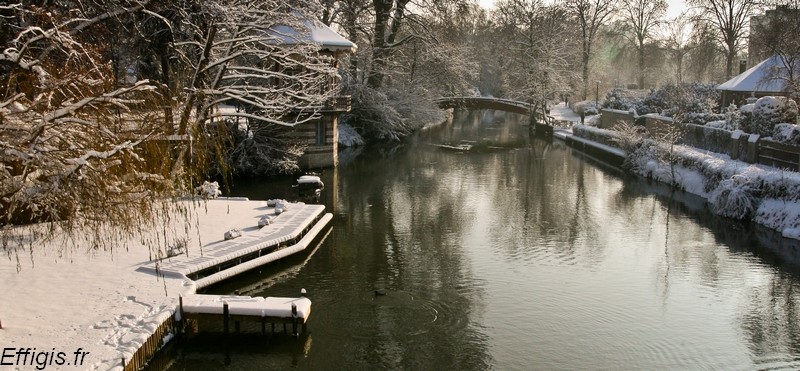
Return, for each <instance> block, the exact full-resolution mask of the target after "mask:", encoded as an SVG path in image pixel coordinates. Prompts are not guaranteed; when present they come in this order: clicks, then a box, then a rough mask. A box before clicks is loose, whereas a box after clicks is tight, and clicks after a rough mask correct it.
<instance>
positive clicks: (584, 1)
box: [566, 0, 616, 99]
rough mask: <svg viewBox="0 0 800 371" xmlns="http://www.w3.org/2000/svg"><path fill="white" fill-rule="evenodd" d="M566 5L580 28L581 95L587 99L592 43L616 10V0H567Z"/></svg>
mask: <svg viewBox="0 0 800 371" xmlns="http://www.w3.org/2000/svg"><path fill="white" fill-rule="evenodd" d="M566 6H567V7H568V8H569V10H570V13H571V14H572V15H573V16H574V17H575V19H576V20H577V22H578V27H579V29H580V36H581V38H580V41H581V68H582V75H581V76H582V78H583V81H582V86H581V97H582V99H586V97H587V96H588V90H589V75H590V71H591V67H590V64H589V62H591V58H592V51H593V49H592V45H593V43H594V41H595V37H596V36H597V31H598V30H599V29H600V27H601V26H603V24H604V23H605V22H606V21H607V20H608V19H609V18H610V17H611V15H612V14H613V13H614V11H615V10H616V0H567V1H566Z"/></svg>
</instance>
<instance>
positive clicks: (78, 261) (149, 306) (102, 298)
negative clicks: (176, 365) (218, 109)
mask: <svg viewBox="0 0 800 371" xmlns="http://www.w3.org/2000/svg"><path fill="white" fill-rule="evenodd" d="M276 206H278V205H272V206H270V203H268V202H267V201H251V200H248V199H246V198H217V199H212V200H207V201H205V202H195V201H191V200H186V201H185V207H186V208H187V210H190V212H189V213H190V214H192V215H193V216H192V218H195V219H194V220H192V222H190V223H188V224H186V225H184V224H181V223H175V222H173V223H169V222H166V223H167V224H165V230H160V231H153V232H152V233H153V236H141V238H132V239H131V240H127V241H121V242H120V243H119V244H118V245H116V246H115V248H114V249H113V251H111V250H108V251H99V252H98V251H96V250H94V249H92V248H91V247H89V246H88V245H86V244H84V243H83V242H82V241H81V240H64V239H59V238H56V239H54V240H52V241H47V242H45V243H41V244H39V245H37V246H36V248H35V249H31V251H30V252H27V251H25V250H19V254H20V255H19V259H18V260H16V263H15V262H14V259H12V256H9V259H8V260H7V261H6V263H0V280H2V281H3V284H2V285H0V287H2V291H3V295H0V321H2V328H0V338H2V339H3V341H4V344H5V346H6V347H13V348H15V349H20V350H22V349H34V348H36V349H44V350H46V351H49V350H52V349H55V350H54V351H55V352H63V353H65V354H67V353H68V354H72V353H73V352H75V351H76V350H80V351H81V352H83V353H82V354H86V356H85V357H84V359H82V360H81V361H82V363H81V364H77V363H73V366H75V367H77V368H81V369H90V370H135V369H138V368H139V367H140V366H142V365H144V364H145V363H146V362H148V360H149V359H150V358H151V357H152V355H153V354H154V353H155V352H156V351H157V350H158V349H160V348H161V347H162V346H163V344H164V343H165V342H166V341H168V339H170V338H171V337H172V335H173V334H175V332H176V329H177V328H179V326H180V319H181V316H180V315H179V314H178V313H179V311H180V305H179V302H180V300H182V299H180V298H190V297H192V296H193V295H195V294H196V292H197V289H198V288H201V287H204V286H207V285H209V284H211V283H213V282H218V281H220V280H222V279H224V278H226V277H230V276H232V275H234V274H237V273H239V272H243V271H245V270H247V269H250V268H254V267H255V266H257V265H262V264H266V263H268V262H269V261H273V260H276V259H280V258H281V257H285V256H288V255H291V254H293V253H298V252H300V251H301V250H304V249H306V247H308V246H309V245H310V248H313V247H314V246H318V244H317V243H316V242H315V241H316V240H318V239H319V238H324V236H325V235H326V234H325V226H326V225H327V224H328V223H329V222H330V220H331V218H332V215H331V214H328V213H325V211H324V207H323V206H320V205H306V204H300V203H284V205H283V208H280V207H278V208H277V209H280V210H282V212H280V213H279V215H276ZM264 216H270V217H271V218H270V223H269V224H266V223H260V222H261V221H262V220H264ZM259 224H265V225H264V226H263V227H261V228H260V227H259ZM233 230H237V231H238V233H237V234H238V235H239V237H236V238H233V239H228V240H225V236H224V235H225V234H226V232H231V231H233ZM165 232H166V233H167V234H170V235H175V236H178V237H181V236H185V237H184V238H185V240H184V241H185V246H186V247H187V248H188V252H184V253H183V254H181V255H178V256H174V257H171V258H167V259H162V260H160V261H159V262H157V263H156V262H154V261H153V260H152V259H153V252H152V250H151V249H149V248H148V246H147V245H146V242H145V241H147V240H148V239H151V240H152V239H156V237H155V236H156V235H162V236H163V234H164V233H165ZM315 237H316V238H315ZM312 242H315V243H314V244H313V245H312ZM20 249H22V248H20ZM265 249H266V250H265ZM254 253H255V254H254ZM259 254H260V255H259ZM195 258H198V259H196V260H195ZM200 258H202V259H200ZM248 259H249V260H248ZM156 264H159V269H162V270H161V272H163V273H164V274H155V267H156ZM211 268H222V269H220V271H219V272H216V271H214V272H211V271H209V272H206V273H203V275H202V276H201V274H200V273H202V272H201V271H203V270H204V269H211ZM167 271H168V272H167ZM299 289H300V288H298V290H299ZM165 292H166V295H165ZM283 296H286V294H283ZM289 296H291V295H289ZM298 296H299V295H298ZM299 299H301V301H298V302H296V303H295V305H296V308H297V317H296V318H297V319H296V322H297V323H298V325H302V324H304V323H305V320H306V319H308V316H309V314H310V310H308V309H306V307H304V306H303V305H300V303H301V302H303V303H307V304H308V305H310V302H311V301H310V300H308V299H305V298H299ZM226 300H227V301H228V303H229V305H230V308H233V306H234V304H233V301H234V300H233V299H226ZM255 300H256V301H257V302H258V301H264V302H265V303H270V302H272V301H274V300H273V299H272V298H271V299H269V300H268V299H263V300H259V299H255ZM290 300H292V299H291V298H290ZM42 303H49V305H42ZM265 303H261V304H258V305H262V304H265ZM272 304H275V303H272ZM235 305H237V306H238V305H239V304H235ZM247 305H251V304H247ZM252 305H256V304H252ZM53 307H57V308H58V309H59V310H58V311H53V310H52V308H53ZM281 308H283V309H281ZM309 308H310V307H309ZM262 309H264V314H266V316H264V317H265V319H264V320H265V321H266V320H269V322H271V323H281V322H283V323H284V324H289V323H292V322H293V320H294V319H293V318H291V316H290V318H288V319H286V318H284V317H282V316H284V315H286V310H287V309H286V308H285V307H284V306H280V307H278V308H277V309H281V312H277V313H274V312H268V311H266V308H262ZM254 310H255V311H256V312H255V313H257V314H258V316H248V318H250V319H249V321H253V320H254V319H255V320H258V321H261V320H262V319H261V317H262V315H261V310H260V309H254ZM288 310H289V311H290V312H289V313H291V306H289V309H288ZM237 311H238V309H237ZM233 313H236V311H234V312H233ZM192 315H195V314H191V315H187V316H189V317H191V316H192ZM196 315H198V316H199V315H200V314H196ZM209 315H212V314H209ZM236 316H238V314H237V315H233V314H232V317H231V318H232V319H233V323H234V324H235V323H236V321H238V319H237V318H238V317H236ZM270 316H271V317H270ZM218 318H221V317H218ZM72 361H73V362H76V361H75V360H72ZM28 366H30V367H27V368H25V367H23V369H28V368H31V369H32V368H33V367H34V366H33V365H31V364H28ZM53 367H55V368H59V367H57V366H53ZM12 369H13V366H12Z"/></svg>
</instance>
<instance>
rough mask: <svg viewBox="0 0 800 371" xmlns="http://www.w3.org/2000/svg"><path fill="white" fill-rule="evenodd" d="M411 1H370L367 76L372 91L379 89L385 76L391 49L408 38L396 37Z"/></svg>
mask: <svg viewBox="0 0 800 371" xmlns="http://www.w3.org/2000/svg"><path fill="white" fill-rule="evenodd" d="M410 2H411V0H372V6H373V10H374V12H375V22H374V24H373V27H374V31H373V32H374V33H373V35H372V36H373V38H372V51H373V52H372V69H371V70H370V74H369V79H368V82H369V85H370V86H371V87H372V88H373V89H377V88H380V87H381V85H382V84H383V78H384V75H385V74H386V71H385V68H386V65H387V63H388V61H387V60H388V58H390V54H391V51H392V49H394V48H396V47H397V46H399V45H400V44H402V43H403V42H405V41H407V40H408V39H409V38H410V36H409V37H407V38H404V39H402V40H400V41H398V40H397V36H398V35H399V33H400V29H401V26H402V24H403V22H404V21H405V16H406V6H407V5H408V4H409V3H410Z"/></svg>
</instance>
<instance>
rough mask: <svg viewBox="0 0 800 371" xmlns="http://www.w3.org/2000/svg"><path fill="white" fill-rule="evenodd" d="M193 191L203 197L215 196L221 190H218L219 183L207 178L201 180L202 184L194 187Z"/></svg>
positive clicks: (220, 192) (220, 193)
mask: <svg viewBox="0 0 800 371" xmlns="http://www.w3.org/2000/svg"><path fill="white" fill-rule="evenodd" d="M195 191H197V193H198V194H200V196H203V197H204V198H217V197H219V196H221V195H222V191H220V190H219V183H217V182H209V181H207V180H206V181H204V182H203V185H201V186H199V187H196V188H195Z"/></svg>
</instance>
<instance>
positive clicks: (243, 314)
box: [179, 291, 311, 335]
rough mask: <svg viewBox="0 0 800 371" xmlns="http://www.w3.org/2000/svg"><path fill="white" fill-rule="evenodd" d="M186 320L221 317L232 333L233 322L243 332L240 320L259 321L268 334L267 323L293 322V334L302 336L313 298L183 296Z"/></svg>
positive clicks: (182, 317) (182, 303)
mask: <svg viewBox="0 0 800 371" xmlns="http://www.w3.org/2000/svg"><path fill="white" fill-rule="evenodd" d="M179 313H180V315H179V318H181V320H182V321H186V320H189V321H201V320H204V319H206V320H207V319H217V320H218V319H221V320H222V322H223V332H224V333H225V334H228V333H230V323H231V322H233V323H234V326H235V332H239V323H240V322H259V323H261V332H262V333H266V331H267V330H266V325H267V323H269V324H270V325H271V331H273V332H274V330H275V328H274V327H275V326H274V325H275V323H283V324H284V331H285V325H286V324H287V323H290V324H291V325H292V334H293V335H298V334H299V332H298V330H299V329H302V330H303V331H305V324H306V321H307V320H308V316H309V315H311V300H309V299H308V298H306V297H305V291H302V292H301V295H300V297H297V298H285V297H258V296H255V297H250V296H238V295H200V294H195V295H189V296H187V297H185V298H184V297H182V298H181V302H180V308H179Z"/></svg>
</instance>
